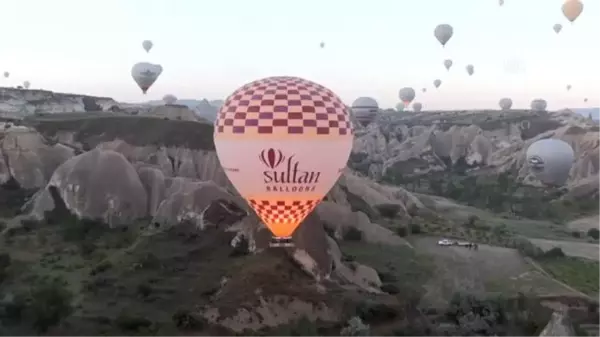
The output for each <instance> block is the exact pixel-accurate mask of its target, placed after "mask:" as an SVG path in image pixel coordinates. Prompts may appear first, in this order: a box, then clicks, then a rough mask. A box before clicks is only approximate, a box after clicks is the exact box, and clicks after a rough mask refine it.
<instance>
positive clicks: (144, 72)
mask: <svg viewBox="0 0 600 337" xmlns="http://www.w3.org/2000/svg"><path fill="white" fill-rule="evenodd" d="M162 71H163V68H162V66H161V65H159V64H152V63H147V62H139V63H136V64H135V65H134V66H133V67H132V68H131V76H132V77H133V80H134V81H135V83H137V85H138V86H139V87H140V89H142V92H143V93H144V94H146V91H148V89H150V87H151V86H152V84H154V82H156V79H157V78H158V76H160V74H161V73H162Z"/></svg>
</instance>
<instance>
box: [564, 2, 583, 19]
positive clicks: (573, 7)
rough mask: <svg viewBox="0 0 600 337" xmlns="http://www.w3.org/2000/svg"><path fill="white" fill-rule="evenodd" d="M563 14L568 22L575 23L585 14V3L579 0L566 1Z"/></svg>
mask: <svg viewBox="0 0 600 337" xmlns="http://www.w3.org/2000/svg"><path fill="white" fill-rule="evenodd" d="M562 12H563V14H564V15H565V17H566V18H567V20H569V21H571V22H575V20H576V19H577V18H578V17H579V15H581V12H583V3H582V2H581V1H579V0H566V1H565V3H564V4H563V5H562Z"/></svg>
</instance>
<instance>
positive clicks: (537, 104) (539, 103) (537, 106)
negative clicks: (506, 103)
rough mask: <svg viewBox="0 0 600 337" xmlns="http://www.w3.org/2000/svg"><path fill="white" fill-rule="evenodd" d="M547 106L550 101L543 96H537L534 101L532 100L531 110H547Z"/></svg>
mask: <svg viewBox="0 0 600 337" xmlns="http://www.w3.org/2000/svg"><path fill="white" fill-rule="evenodd" d="M547 107H548V103H547V102H546V100H543V99H541V98H536V99H534V100H533V101H531V110H533V111H537V112H540V111H546V108H547Z"/></svg>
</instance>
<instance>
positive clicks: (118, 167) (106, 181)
mask: <svg viewBox="0 0 600 337" xmlns="http://www.w3.org/2000/svg"><path fill="white" fill-rule="evenodd" d="M82 102H83V101H82ZM165 113H167V112H165ZM438 114H439V115H438V116H437V117H436V115H435V114H433V116H430V115H429V114H423V116H424V117H420V116H412V115H402V116H380V118H379V119H378V120H377V121H376V123H373V124H371V125H370V126H368V127H367V128H365V129H361V130H358V131H357V137H356V140H355V146H354V149H353V155H352V158H351V161H350V166H351V167H353V168H354V169H355V170H357V171H358V172H359V173H358V174H357V173H356V172H352V171H348V172H347V173H345V174H344V175H343V176H342V178H341V179H340V181H339V183H338V184H337V185H336V186H335V187H334V189H333V190H332V191H331V192H330V193H329V194H328V196H327V198H326V201H324V202H323V203H322V204H321V205H319V207H318V208H317V210H316V211H315V212H314V213H313V215H311V216H310V217H309V218H308V219H307V220H306V221H305V223H304V225H303V226H301V227H300V228H299V230H298V231H296V233H295V234H294V238H295V242H296V247H295V248H294V249H292V250H290V251H288V252H287V254H286V256H289V257H290V258H291V259H293V260H294V261H295V262H296V263H298V265H299V266H301V268H302V269H303V270H304V271H305V272H306V274H307V275H310V277H311V280H312V281H311V284H312V282H316V283H315V284H314V286H315V287H316V288H311V290H310V291H311V292H313V293H314V294H315V296H317V297H319V295H318V294H320V293H322V292H327V291H332V290H331V289H334V288H335V287H333V286H332V285H331V282H334V283H335V284H336V286H343V287H352V288H353V289H356V290H357V291H361V292H366V293H371V294H374V295H377V294H383V293H384V291H382V288H381V287H382V285H383V282H382V280H381V277H380V275H379V274H378V272H377V271H376V270H375V269H373V268H372V267H370V266H368V265H362V264H360V263H357V262H351V261H347V260H345V258H344V256H343V254H342V252H341V250H340V247H339V245H338V242H337V240H342V239H343V238H344V237H345V236H346V235H348V233H351V232H353V231H356V230H357V231H359V232H360V233H361V236H362V239H363V240H364V241H365V242H368V243H372V244H386V245H392V246H410V244H408V243H407V241H406V240H404V239H403V238H401V237H399V236H396V235H394V233H393V232H392V231H391V230H390V229H388V228H386V227H385V226H383V225H381V224H378V222H381V221H384V219H383V216H382V214H381V212H380V211H379V209H380V208H381V206H386V207H387V208H388V209H389V208H393V209H394V215H393V217H394V218H396V219H397V220H398V221H402V222H405V223H409V222H410V221H411V219H412V218H413V217H416V216H420V215H423V214H430V213H433V211H432V210H431V209H429V208H428V206H426V205H425V204H424V203H423V201H422V200H421V198H420V196H419V195H418V194H414V193H411V192H409V191H407V190H406V189H404V188H402V187H400V186H391V185H382V184H380V183H377V182H375V181H377V180H379V181H382V180H385V179H389V177H390V176H391V177H398V176H400V177H402V178H405V177H410V176H419V175H425V174H430V173H432V172H442V171H448V170H452V169H455V168H457V167H461V165H465V163H466V166H465V167H466V168H467V169H468V170H469V171H470V172H474V171H479V172H490V171H491V172H492V173H497V172H503V171H507V170H515V169H516V170H517V172H518V177H519V178H520V179H522V180H523V182H526V183H533V184H535V181H534V180H533V179H531V177H528V175H527V172H526V171H524V170H523V169H519V168H520V167H521V164H522V161H523V158H522V156H523V151H524V149H525V148H526V146H527V144H528V142H532V141H534V140H535V139H539V138H543V137H548V136H557V137H560V138H561V139H564V140H567V141H569V142H570V143H571V144H572V145H573V147H574V149H575V151H576V152H577V158H578V159H577V163H576V165H575V167H574V171H572V178H571V181H570V185H569V187H570V188H571V189H576V188H583V189H590V188H592V189H593V188H594V185H593V184H590V183H589V181H594V179H596V181H597V179H598V166H597V162H598V127H597V125H594V124H591V123H590V122H588V121H586V120H583V119H581V118H576V117H575V116H571V115H568V114H567V115H565V114H564V113H560V114H532V113H531V112H526V111H522V112H515V116H508V117H507V116H502V118H504V119H502V118H500V121H498V120H497V119H496V117H495V116H492V118H491V119H489V120H488V118H490V113H489V112H487V113H485V114H483V115H482V113H474V112H461V113H458V112H445V113H441V112H440V113H438ZM56 116H58V117H56V118H54V117H53V118H46V119H44V118H39V119H35V118H32V119H29V120H26V121H25V123H24V124H25V125H24V126H15V125H12V124H10V123H9V124H5V127H4V128H3V129H4V130H3V131H2V134H1V136H0V138H1V139H0V149H1V152H2V156H1V157H2V158H1V159H0V173H1V174H0V183H3V184H6V183H9V182H10V181H14V182H16V183H17V184H18V185H19V186H20V187H22V188H25V189H31V190H38V191H37V193H36V194H35V195H34V196H33V198H32V199H31V200H30V202H29V203H28V205H27V210H28V212H29V214H30V215H31V216H32V217H34V218H36V219H38V220H41V219H42V218H43V217H44V214H45V213H46V212H48V211H50V210H53V209H56V208H57V207H64V208H66V209H67V210H69V211H70V212H71V213H73V214H75V215H77V216H78V217H82V218H92V219H100V220H101V221H102V222H103V223H106V224H108V225H109V226H111V227H115V228H118V227H123V226H125V227H127V226H130V225H131V224H132V223H134V222H135V221H136V220H137V219H147V220H146V221H145V226H144V229H143V236H145V237H159V236H160V235H165V233H169V232H170V231H172V230H175V229H174V226H175V225H177V224H186V225H185V226H189V227H190V228H192V229H195V230H200V231H211V230H212V231H214V230H218V231H222V232H223V233H229V234H228V235H229V236H227V241H228V244H229V245H231V246H233V247H240V246H241V245H246V246H247V248H246V249H247V250H248V251H249V252H251V253H253V254H258V255H260V254H262V253H264V248H266V246H267V242H268V238H269V234H268V231H266V230H265V228H264V226H263V225H262V224H261V223H260V221H258V219H257V218H256V217H255V216H254V215H253V214H252V212H250V211H249V210H248V209H247V206H246V205H245V203H244V202H243V200H241V199H240V198H239V197H238V196H237V195H236V193H235V190H234V189H233V188H232V187H231V186H230V184H229V182H228V180H227V179H226V177H225V175H224V173H223V171H222V169H221V168H220V166H219V164H218V159H217V157H216V155H215V153H214V145H213V144H212V137H211V136H212V132H211V130H210V129H211V126H210V125H209V124H206V123H203V122H196V121H185V120H163V118H164V117H166V115H164V116H163V115H160V116H159V117H161V118H148V117H149V116H148V117H145V116H143V114H142V115H140V116H139V117H135V116H129V117H124V116H123V117H118V116H117V117H110V118H126V119H127V120H128V121H129V122H131V123H154V124H152V125H155V124H156V123H160V128H158V129H156V130H160V131H159V132H157V134H154V135H153V136H154V137H155V138H153V140H151V141H140V139H141V137H137V138H136V140H132V139H131V135H129V134H131V133H132V132H131V130H134V129H133V128H129V129H127V130H126V129H125V128H124V129H118V128H115V129H112V130H110V132H109V129H108V128H107V127H108V126H109V125H114V124H112V123H111V122H107V119H108V118H107V117H103V116H97V115H90V116H89V117H85V118H72V117H69V118H60V116H59V115H56ZM486 116H487V117H486ZM419 118H420V119H419ZM149 119H152V121H148V120H149ZM461 119H465V120H466V121H461ZM112 122H114V120H113V121H112ZM468 123H472V124H468ZM486 123H487V124H486ZM156 125H158V124H156ZM143 129H144V130H143V131H144V132H149V133H153V132H154V131H155V130H154V129H153V130H151V131H148V129H147V128H143ZM185 130H193V132H194V133H198V131H200V130H204V132H205V133H207V134H208V135H209V136H207V137H199V138H195V139H193V140H190V139H189V138H186V139H185V140H184V139H181V136H180V138H178V137H175V136H174V134H184V135H185V134H189V133H186V132H185ZM161 132H162V133H161ZM134 133H135V132H134ZM134 136H135V135H134ZM184 138H185V137H184ZM594 156H595V157H594ZM594 164H595V165H594ZM486 170H487V171H486ZM365 175H366V176H367V177H365ZM581 186H583V187H581ZM595 188H596V191H597V183H596V185H595ZM10 226H19V224H18V223H16V222H15V223H12V224H9V228H11V227H10ZM181 228H182V229H181V230H183V228H186V227H181ZM189 230H191V229H187V231H189ZM186 235H187V234H186ZM277 261H279V260H278V257H275V260H274V263H279V262H277ZM251 273H257V271H251ZM227 282H231V283H230V285H229V286H228V285H227V284H226V283H227ZM227 282H224V284H223V286H222V288H221V289H220V290H219V292H220V293H221V294H227V293H228V292H227V289H228V287H233V286H234V285H231V284H235V282H237V281H235V279H230V280H229V281H227ZM326 289H329V290H326ZM222 296H226V295H222ZM277 296H284V297H283V298H281V297H277ZM277 296H263V295H262V294H260V293H258V294H257V298H260V305H259V307H260V308H262V309H261V310H262V311H261V310H258V312H262V314H260V315H258V314H253V313H251V312H249V311H248V310H241V309H240V310H237V311H236V312H235V313H234V314H232V315H227V317H222V312H223V310H224V309H223V308H219V307H215V306H212V307H211V306H210V305H209V306H208V307H205V308H204V309H203V310H202V315H203V319H205V320H208V321H209V322H212V323H214V324H220V325H223V326H226V327H227V328H228V329H231V330H233V331H236V332H242V331H244V329H252V330H255V329H260V328H261V327H264V326H265V325H267V326H275V325H277V324H279V323H281V322H283V321H285V320H289V319H290V317H292V319H297V318H300V317H306V316H311V317H312V316H314V317H313V318H315V317H329V318H330V320H331V321H336V320H338V319H339V317H340V315H341V313H340V311H339V308H338V309H336V308H334V307H335V305H334V307H328V306H323V304H314V303H312V302H310V301H309V302H306V301H299V300H298V299H294V297H293V296H292V293H289V294H287V295H285V294H284V295H282V294H278V295H277ZM282 301H283V302H282ZM281 303H288V304H287V305H282V304H281ZM315 305H316V306H315ZM285 308H288V309H289V308H291V309H289V312H287V311H286V310H288V309H285ZM266 312H270V313H273V312H287V313H286V314H281V315H280V316H277V315H275V316H273V317H271V318H269V319H266V320H265V319H264V317H265V316H267V315H266ZM259 316H262V317H259ZM282 320H283V321H282ZM265 322H266V323H265ZM269 322H270V323H269Z"/></svg>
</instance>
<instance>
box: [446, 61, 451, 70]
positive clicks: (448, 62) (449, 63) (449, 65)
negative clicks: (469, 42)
mask: <svg viewBox="0 0 600 337" xmlns="http://www.w3.org/2000/svg"><path fill="white" fill-rule="evenodd" d="M444 67H446V70H450V68H451V67H452V60H451V59H447V60H444Z"/></svg>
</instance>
